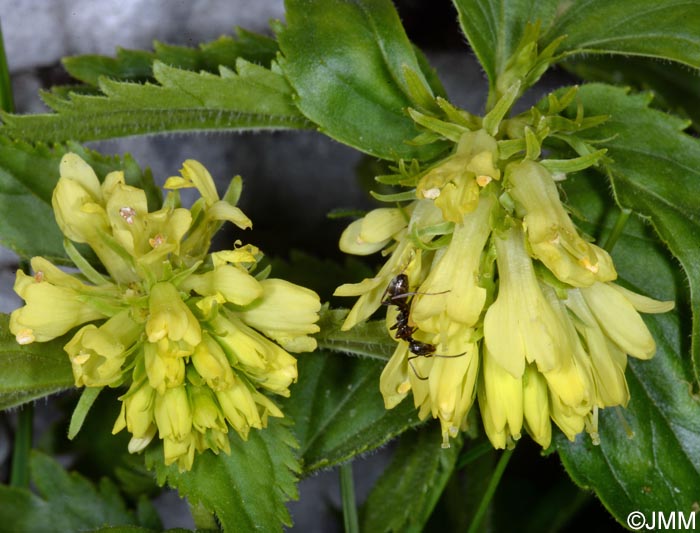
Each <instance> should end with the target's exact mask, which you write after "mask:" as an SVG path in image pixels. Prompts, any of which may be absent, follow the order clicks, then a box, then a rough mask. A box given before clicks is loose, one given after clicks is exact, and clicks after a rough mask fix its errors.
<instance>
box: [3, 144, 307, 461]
mask: <svg viewBox="0 0 700 533" xmlns="http://www.w3.org/2000/svg"><path fill="white" fill-rule="evenodd" d="M60 171H61V178H60V179H59V182H58V184H57V186H56V189H55V191H54V197H53V205H54V209H55V212H56V217H57V221H58V224H59V227H60V228H61V229H62V230H63V232H64V234H65V235H66V236H67V237H68V238H69V239H71V240H73V241H76V242H81V243H86V244H88V245H89V246H90V247H91V248H92V249H93V251H95V253H96V255H97V257H98V258H99V259H100V261H102V263H103V266H104V269H105V270H106V271H107V275H106V276H105V275H103V274H101V273H100V272H99V271H98V270H95V269H94V268H93V267H91V266H90V265H89V264H88V263H87V261H85V260H82V258H80V260H78V261H76V262H77V263H78V266H79V267H80V268H82V269H83V274H84V279H88V280H90V281H91V282H93V283H95V284H94V285H89V284H87V283H85V282H83V281H82V279H80V278H79V277H78V276H76V275H72V274H68V273H65V272H63V271H61V270H60V269H58V268H56V267H55V266H54V265H52V264H51V263H50V262H48V261H46V260H45V259H42V258H34V259H33V260H32V267H33V269H34V272H35V274H34V276H33V277H30V276H28V275H26V274H25V273H23V272H18V274H17V281H16V283H15V290H16V292H17V293H18V294H19V295H20V296H21V297H22V298H24V300H25V302H26V304H25V305H24V306H23V307H22V308H20V309H17V310H16V311H14V312H13V313H12V316H11V318H10V329H11V331H12V333H13V334H14V335H15V336H16V338H17V340H18V342H20V343H23V344H28V343H31V342H34V341H39V342H41V341H46V340H50V339H53V338H56V337H58V336H60V335H63V334H65V333H67V332H68V331H70V330H71V329H73V328H75V327H77V326H80V325H83V324H85V323H86V322H92V321H95V320H104V319H106V321H104V322H102V323H101V324H87V325H84V326H83V327H82V328H81V329H80V330H78V331H77V333H76V334H75V335H74V336H73V338H72V339H71V340H70V341H69V342H68V343H67V344H66V345H65V350H66V352H67V353H68V355H69V357H70V361H71V365H72V367H73V373H74V377H75V382H76V386H89V387H102V386H118V385H121V384H126V385H129V390H128V392H127V393H126V394H124V395H123V396H122V397H121V398H120V399H121V401H122V409H121V412H120V414H119V416H118V418H117V420H116V422H115V424H114V428H113V431H114V432H115V433H116V432H118V431H121V430H123V429H126V430H127V431H129V432H130V433H131V434H132V438H131V441H130V442H129V451H130V452H131V453H137V452H140V451H142V450H144V449H145V448H146V447H147V446H148V445H149V444H150V443H151V441H152V440H153V439H154V438H155V437H156V435H157V436H158V438H159V440H160V441H161V442H162V445H163V456H164V460H165V464H172V463H177V465H178V468H179V469H180V470H188V469H190V468H191V467H192V464H193V461H194V457H195V453H196V452H204V451H206V450H212V451H213V452H214V453H218V452H219V451H221V450H223V451H224V452H225V453H229V451H230V444H229V440H228V426H229V425H231V426H232V427H234V429H236V431H237V432H238V433H239V434H240V435H241V436H243V437H244V438H246V437H247V435H248V432H249V430H250V428H255V429H262V428H264V427H265V426H266V425H267V420H268V417H269V416H274V417H282V416H284V415H283V413H282V412H281V411H280V410H279V408H278V407H277V406H276V405H275V404H274V402H273V401H272V400H270V399H269V398H267V397H266V396H264V395H263V394H262V393H261V392H259V390H258V389H261V390H265V391H267V392H269V393H273V394H279V395H282V396H289V393H290V392H289V386H290V385H291V383H293V382H294V381H295V380H296V378H297V368H296V359H295V358H294V357H293V356H292V355H291V354H290V353H289V351H295V352H298V351H311V350H313V349H315V347H316V341H315V339H313V338H312V337H311V336H310V335H311V334H313V333H316V332H317V331H318V326H317V325H316V324H315V323H316V321H317V320H318V313H319V310H320V307H321V304H320V301H319V299H318V296H317V295H316V293H314V292H313V291H310V290H308V289H304V288H303V287H299V286H297V285H294V284H292V283H288V282H286V281H283V280H279V279H264V278H265V272H263V274H262V275H260V274H258V275H257V277H259V278H262V279H257V277H254V276H253V275H252V272H253V270H254V269H255V268H256V266H257V264H258V262H259V261H260V259H261V257H262V255H261V254H260V252H259V250H258V249H257V248H256V247H254V246H251V245H245V246H244V245H242V244H241V243H240V241H236V243H235V244H234V249H233V250H223V251H220V252H215V253H213V254H208V253H207V252H208V248H209V243H210V242H211V238H212V236H213V234H214V233H215V232H216V230H217V229H218V228H219V227H220V226H221V224H222V223H223V222H224V221H231V222H233V223H234V224H236V225H238V226H239V227H241V228H246V227H250V224H251V223H250V220H249V219H248V217H246V216H245V214H243V212H242V211H241V210H240V209H239V208H238V207H236V206H235V205H234V204H235V202H236V200H237V197H238V194H239V193H240V189H241V180H240V178H237V179H234V180H233V181H232V184H231V186H230V188H229V190H228V191H227V192H226V194H225V195H224V199H220V198H219V196H218V193H217V192H216V187H215V185H214V181H213V179H212V177H211V175H210V174H209V172H208V171H207V170H206V169H205V168H204V167H203V166H202V165H201V164H200V163H198V162H196V161H193V160H188V161H186V162H185V164H184V166H183V169H182V176H181V177H178V178H170V179H169V180H168V183H167V185H168V187H169V188H171V189H180V188H184V187H195V188H197V189H198V190H199V191H200V193H201V195H202V198H200V199H199V200H197V201H196V202H195V203H194V205H193V206H192V208H191V209H184V208H181V207H178V206H179V204H180V202H179V197H178V193H177V192H171V193H170V194H169V195H168V198H167V199H166V202H165V205H164V206H163V207H162V208H161V209H160V210H158V211H154V212H149V211H148V205H147V201H146V195H145V193H144V191H143V190H141V189H138V188H135V187H131V186H129V185H126V183H125V181H124V175H123V173H121V172H112V173H110V174H108V175H107V176H106V177H105V180H104V181H103V183H101V184H100V182H99V180H98V178H97V176H96V175H95V172H94V171H93V170H92V168H90V166H89V165H87V163H85V162H84V161H83V160H82V159H80V158H79V157H78V156H77V155H75V154H67V155H66V156H65V157H64V158H63V160H62V163H61V167H60ZM68 250H69V253H71V254H72V255H71V257H75V258H76V259H77V258H78V252H77V251H76V250H75V248H70V247H69V248H68Z"/></svg>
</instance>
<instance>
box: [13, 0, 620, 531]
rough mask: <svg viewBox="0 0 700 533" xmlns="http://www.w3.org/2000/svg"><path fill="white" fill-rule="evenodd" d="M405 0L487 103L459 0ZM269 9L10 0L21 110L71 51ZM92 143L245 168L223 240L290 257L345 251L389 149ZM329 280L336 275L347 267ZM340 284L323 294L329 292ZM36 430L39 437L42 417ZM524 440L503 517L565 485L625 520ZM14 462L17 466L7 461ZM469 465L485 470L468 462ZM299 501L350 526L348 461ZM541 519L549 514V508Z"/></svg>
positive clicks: (158, 171)
mask: <svg viewBox="0 0 700 533" xmlns="http://www.w3.org/2000/svg"><path fill="white" fill-rule="evenodd" d="M396 3H397V7H398V10H399V13H400V16H401V18H402V20H403V22H404V24H405V26H406V29H407V32H408V35H409V38H411V39H412V40H413V42H414V43H416V44H417V45H418V46H419V47H421V48H422V49H423V51H424V52H425V53H426V54H427V56H428V58H429V60H430V62H431V64H432V65H433V67H434V68H435V69H436V70H437V71H438V74H439V76H440V78H441V80H442V82H443V84H444V85H445V87H446V89H447V93H448V95H449V96H450V100H451V101H452V102H453V103H454V104H456V105H458V106H460V107H463V108H465V109H467V110H469V111H472V112H475V113H481V112H482V107H483V104H484V103H485V99H486V88H487V82H486V79H485V76H484V74H483V72H482V71H481V69H480V67H479V65H478V64H477V62H476V60H475V58H474V56H473V53H472V52H471V50H470V49H469V47H468V45H467V44H466V41H465V39H464V38H463V37H462V35H461V33H460V32H459V28H458V25H457V21H456V14H455V12H454V10H453V8H452V5H451V3H450V2H449V1H446V0H445V1H442V2H424V1H421V0H402V1H398V2H396ZM270 19H281V20H283V19H284V6H283V2H282V0H197V1H196V2H191V1H189V0H100V1H95V0H70V1H69V0H14V1H13V0H0V21H1V23H2V30H3V33H4V39H5V46H6V51H7V56H8V62H9V66H10V70H11V75H12V82H13V87H14V98H15V104H16V109H17V112H18V113H38V112H44V111H45V109H46V108H45V107H44V106H43V104H42V103H41V101H40V99H39V98H38V91H39V90H40V89H41V88H48V87H50V86H51V85H57V84H66V83H70V78H69V77H68V76H67V74H66V73H65V72H64V70H63V69H62V67H61V65H60V59H61V57H64V56H70V55H79V54H105V55H113V54H114V52H115V49H116V47H124V48H136V49H146V50H151V48H152V42H153V41H154V40H158V41H161V42H165V43H168V44H177V45H186V46H196V45H197V44H198V43H201V42H207V41H212V40H214V39H216V38H217V37H219V36H220V35H222V34H232V33H233V30H234V27H236V26H241V27H243V28H246V29H248V30H251V31H254V32H259V33H264V34H268V35H269V34H271V32H270V30H269V25H268V21H269V20H270ZM567 81H568V78H567V76H566V74H565V73H562V72H554V74H552V75H549V77H547V78H545V79H544V80H543V81H542V83H540V84H539V85H538V86H537V87H536V88H535V89H534V90H533V91H531V92H532V94H530V95H529V98H528V99H527V101H529V102H530V103H533V102H535V101H536V100H538V99H539V98H540V97H541V96H543V95H544V94H546V93H547V92H549V91H550V90H551V89H552V88H553V87H556V86H558V85H561V84H563V83H566V82H567ZM88 146H90V147H91V148H93V149H96V150H99V151H100V152H103V153H105V154H123V153H125V152H129V153H131V154H132V155H133V156H134V157H135V159H136V160H137V161H138V162H139V164H140V165H141V166H142V167H150V168H151V170H152V171H153V175H154V178H155V180H156V182H157V183H158V184H161V185H162V183H163V182H164V181H165V179H166V178H167V177H168V176H171V175H173V174H177V172H178V169H179V168H180V165H181V163H182V162H183V161H184V160H185V159H188V158H194V159H197V160H199V161H201V162H202V163H203V164H204V165H205V166H206V167H207V168H208V169H209V170H210V172H211V173H212V175H213V176H214V178H215V179H216V180H217V184H218V186H219V190H220V191H223V190H224V189H225V187H226V186H227V184H228V181H229V180H230V178H231V177H232V176H234V175H236V174H240V175H242V177H243V179H244V192H243V196H242V199H241V202H240V204H239V205H240V206H241V207H242V209H243V210H244V212H245V213H246V214H248V215H249V216H250V218H251V219H252V220H253V223H254V229H253V231H252V232H247V233H246V234H245V235H241V234H240V232H239V233H238V234H236V233H234V232H233V231H232V230H231V229H228V231H229V232H230V233H226V232H224V235H222V237H221V238H220V240H219V244H220V245H221V246H223V245H226V246H229V245H230V244H231V242H233V240H235V239H237V238H242V239H244V240H245V241H246V242H254V243H255V244H256V245H258V246H260V247H261V249H262V250H263V251H264V252H265V253H266V254H267V255H268V256H271V257H274V258H279V259H286V258H288V257H289V254H290V253H291V252H292V251H293V250H303V251H304V252H305V253H307V254H310V255H311V256H314V257H317V258H324V259H337V260H342V259H343V258H342V254H341V253H340V252H339V251H338V250H337V240H338V237H339V235H340V232H341V231H342V229H343V228H344V227H345V226H346V225H347V223H348V221H347V220H329V219H328V218H327V215H328V213H329V212H330V211H331V210H333V209H336V208H347V209H367V208H369V207H371V206H372V205H373V201H372V200H371V198H370V197H369V195H368V194H367V191H368V189H369V188H370V187H371V185H372V181H371V178H372V176H373V175H374V174H373V171H372V169H373V168H377V164H378V163H377V162H376V161H374V160H372V159H371V158H367V157H365V156H363V155H362V154H360V153H359V152H356V151H355V150H353V149H350V148H348V147H346V146H343V145H341V144H339V143H336V142H334V141H332V140H330V139H328V138H327V137H324V136H323V135H320V134H318V133H316V132H310V131H304V132H298V131H292V132H272V133H271V132H265V133H243V134H240V133H219V132H217V133H207V134H189V133H188V134H171V135H167V136H157V137H155V136H154V137H135V138H125V139H120V140H114V141H106V142H99V143H89V145H88ZM17 268H18V259H17V257H16V256H15V255H14V254H12V253H11V252H10V251H8V250H4V249H0V311H2V312H5V313H7V312H10V311H11V310H12V309H14V308H16V307H17V306H18V305H19V300H18V298H17V297H16V296H15V295H14V293H13V292H12V284H13V281H14V272H15V271H16V269H17ZM318 274H319V275H321V276H323V275H324V274H323V273H322V272H319V273H318ZM326 275H327V274H326ZM325 281H326V282H327V286H328V287H329V288H330V287H334V286H336V285H338V284H339V283H340V282H342V281H345V280H336V279H327V280H325ZM329 291H330V289H329ZM328 297H329V294H322V298H328ZM54 403H55V402H54V399H50V400H48V401H47V402H40V404H39V405H38V406H37V410H38V412H39V413H38V415H37V417H36V421H37V424H38V425H47V424H50V423H51V421H52V416H55V413H54V412H53V410H52V409H53V407H52V405H53V404H54ZM42 413H43V414H42ZM11 426H12V420H11V417H9V418H7V417H5V418H4V419H3V420H2V423H1V424H0V432H2V433H4V435H0V459H2V462H6V459H7V457H8V453H9V451H10V449H9V446H10V445H9V442H11V431H12V428H11ZM37 435H38V437H37V438H39V439H41V432H40V428H37ZM526 440H528V439H523V441H526ZM97 445H99V444H97ZM391 448H392V447H391V445H390V446H388V447H386V448H385V449H383V450H380V451H378V452H374V453H372V454H370V455H369V456H368V457H365V458H363V459H361V460H358V461H355V478H356V484H357V494H358V499H359V501H360V502H361V501H362V499H363V497H364V496H365V495H366V494H367V492H368V490H369V488H370V487H371V484H372V483H373V482H374V480H376V478H377V477H378V476H379V475H380V473H381V470H382V468H383V466H384V465H386V462H387V460H388V457H390V455H391ZM518 448H519V453H518V454H517V455H516V457H515V458H514V460H513V461H512V462H511V464H510V466H509V471H508V474H507V475H506V479H508V480H509V481H508V485H505V486H502V487H501V488H499V493H498V495H497V499H505V500H507V501H508V502H511V503H509V504H508V505H506V506H505V507H503V506H501V508H509V509H511V510H512V511H513V513H514V514H511V513H509V516H503V517H501V518H498V517H495V518H494V519H493V520H494V521H495V523H497V522H499V521H500V522H501V523H502V524H503V525H505V526H506V527H507V526H508V525H510V526H511V527H512V523H510V524H509V521H510V520H512V519H513V516H515V513H516V511H517V510H519V509H522V510H523V511H526V510H527V509H528V505H529V503H528V502H530V501H532V499H533V498H538V497H555V498H556V500H555V501H561V505H577V506H578V507H580V512H579V515H580V514H582V513H586V515H587V517H588V520H587V522H588V523H591V522H590V520H593V521H594V522H595V521H596V520H598V521H599V522H600V524H601V525H602V527H603V528H604V529H607V528H609V527H616V526H615V524H614V522H612V519H611V518H609V517H608V516H607V515H606V513H605V512H604V511H603V510H602V506H601V505H600V504H599V503H598V502H597V501H596V500H594V499H592V498H591V497H590V496H587V495H584V494H583V493H581V492H579V491H578V490H577V489H576V488H575V487H574V486H573V484H572V483H571V482H570V481H569V480H568V478H567V477H566V475H565V474H564V473H563V470H562V468H561V466H560V465H559V461H558V459H557V457H556V456H553V457H549V458H541V457H539V450H538V448H537V447H536V446H534V445H532V443H530V442H521V443H520V444H519V446H518ZM66 462H67V463H69V462H70V461H69V458H67V459H66ZM2 474H3V476H5V475H6V471H5V470H4V471H3V472H2ZM468 475H473V474H472V472H467V473H465V476H468ZM547 494H548V496H547ZM158 507H159V510H160V514H161V518H162V519H163V523H164V524H163V525H164V526H165V527H166V528H168V527H186V528H192V527H193V522H192V519H191V517H190V516H189V511H188V510H187V507H186V505H184V504H183V503H182V502H181V501H180V500H179V497H178V496H177V494H175V493H173V492H168V493H166V494H165V495H163V496H161V497H160V498H159V501H158ZM289 507H290V510H291V512H292V514H293V519H294V522H295V526H294V527H293V528H292V531H299V532H301V531H304V532H312V533H313V532H334V531H341V530H342V517H340V511H339V509H340V497H339V485H338V476H337V472H336V471H335V470H330V471H325V472H321V473H320V474H317V475H315V476H313V477H311V478H308V479H305V480H304V481H302V483H301V485H300V500H299V501H297V502H292V503H291V504H290V506H289ZM591 513H592V514H591ZM596 516H598V518H597V519H596V518H595V517H596ZM542 523H544V524H548V523H549V522H548V521H547V517H543V522H542ZM549 526H551V527H548V528H547V529H548V530H556V529H558V526H557V525H556V524H549Z"/></svg>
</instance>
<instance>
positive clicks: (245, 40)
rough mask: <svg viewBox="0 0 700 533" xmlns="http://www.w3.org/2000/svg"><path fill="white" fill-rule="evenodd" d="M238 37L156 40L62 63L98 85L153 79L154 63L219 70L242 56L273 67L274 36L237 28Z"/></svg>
mask: <svg viewBox="0 0 700 533" xmlns="http://www.w3.org/2000/svg"><path fill="white" fill-rule="evenodd" d="M236 33H237V35H236V37H231V36H222V37H219V38H218V39H217V40H215V41H212V42H210V43H204V44H201V45H199V48H189V47H185V46H172V45H166V44H162V43H158V42H156V43H155V51H154V52H147V51H145V50H127V49H124V48H118V49H117V53H116V57H107V56H100V55H81V56H74V57H66V58H64V59H63V66H64V67H65V69H66V70H67V71H68V73H69V74H70V75H71V76H73V77H74V78H75V79H77V80H80V81H82V82H83V83H86V84H88V85H92V86H94V87H97V84H98V81H99V78H100V77H105V78H109V79H113V80H122V81H127V80H129V81H139V82H145V81H148V80H151V79H153V63H154V62H155V61H161V62H163V63H165V64H167V65H170V66H171V67H175V68H179V69H186V70H193V71H201V70H205V71H207V72H212V73H216V72H218V70H219V66H220V65H223V66H225V67H229V68H233V67H234V66H235V64H236V61H237V60H238V59H239V58H242V59H245V60H246V61H250V62H252V63H257V64H260V65H263V66H265V67H268V68H269V67H270V65H271V63H272V61H273V60H274V59H275V56H276V55H277V52H278V47H277V43H276V42H275V40H274V39H271V38H269V37H266V36H264V35H259V34H256V33H252V32H249V31H247V30H243V29H240V28H239V29H237V32H236Z"/></svg>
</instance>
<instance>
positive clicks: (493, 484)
mask: <svg viewBox="0 0 700 533" xmlns="http://www.w3.org/2000/svg"><path fill="white" fill-rule="evenodd" d="M511 455H513V450H506V451H504V452H503V453H502V454H501V458H500V459H499V460H498V464H497V465H496V469H495V470H494V471H493V475H492V476H491V480H490V481H489V485H488V487H486V492H484V496H483V498H481V501H480V502H479V507H478V509H477V510H476V514H475V515H474V519H473V520H472V523H471V525H470V526H469V530H468V531H467V533H475V532H476V531H477V530H478V529H479V525H480V524H481V521H482V520H483V519H484V515H486V511H487V510H488V508H489V504H490V503H491V500H492V499H493V495H494V494H495V493H496V488H498V483H499V482H500V481H501V477H502V476H503V472H504V471H505V469H506V466H508V461H509V460H510V457H511Z"/></svg>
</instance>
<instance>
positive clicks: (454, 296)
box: [412, 197, 494, 333]
mask: <svg viewBox="0 0 700 533" xmlns="http://www.w3.org/2000/svg"><path fill="white" fill-rule="evenodd" d="M493 205H494V199H493V198H492V197H486V198H483V199H482V201H481V202H479V206H478V208H477V209H476V210H475V211H474V212H472V213H469V214H467V215H465V216H464V220H463V222H462V223H461V224H457V225H456V226H455V230H454V233H453V234H452V241H451V242H450V244H449V245H448V246H447V248H446V249H444V253H440V252H438V253H436V254H435V259H434V260H433V265H432V267H431V270H430V273H429V274H428V276H427V277H426V279H425V281H424V282H423V283H422V284H421V286H420V288H419V289H418V293H419V294H418V295H417V296H416V297H415V299H414V302H413V310H412V311H413V315H412V316H413V321H414V322H415V323H416V324H417V325H418V326H419V327H420V328H421V329H422V330H424V331H431V332H435V333H437V332H439V331H440V324H442V323H443V322H444V319H445V318H447V319H449V320H451V321H454V322H458V323H459V324H463V325H465V326H468V327H471V326H473V325H474V324H475V323H476V322H477V320H478V319H479V316H480V315H481V311H482V309H483V306H484V303H485V301H486V289H484V288H482V287H480V286H479V267H480V264H479V262H480V258H481V250H483V248H484V246H485V244H486V239H487V238H488V236H489V233H490V228H489V216H490V214H491V210H492V207H493Z"/></svg>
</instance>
